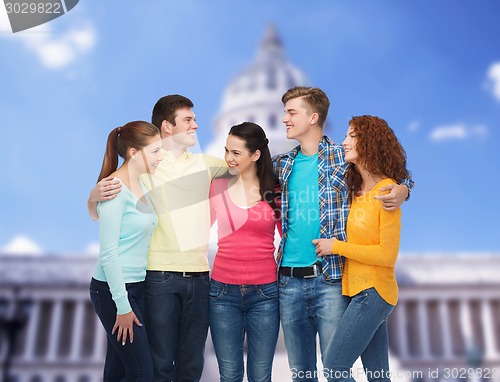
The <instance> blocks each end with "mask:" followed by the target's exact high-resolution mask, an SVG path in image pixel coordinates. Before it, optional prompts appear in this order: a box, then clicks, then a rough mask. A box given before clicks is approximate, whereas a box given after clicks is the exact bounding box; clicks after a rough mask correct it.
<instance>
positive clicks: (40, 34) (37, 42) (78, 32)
mask: <svg viewBox="0 0 500 382" xmlns="http://www.w3.org/2000/svg"><path fill="white" fill-rule="evenodd" d="M4 9H5V8H3V9H2V7H0V33H2V35H3V37H6V36H9V37H11V38H12V39H14V40H17V41H22V43H23V44H24V46H26V48H27V49H28V50H29V51H31V52H33V53H34V54H35V55H36V56H37V57H38V59H39V60H40V62H41V63H42V65H43V66H45V67H46V68H49V69H61V68H64V67H66V66H67V65H69V64H71V63H73V62H75V61H77V60H78V59H80V58H81V57H82V56H83V55H85V54H87V53H88V52H90V51H91V50H92V48H93V47H94V46H95V42H96V32H95V29H94V27H93V26H92V24H90V23H88V22H87V23H82V24H80V25H79V26H74V27H71V28H70V29H69V30H67V31H65V32H60V31H57V32H55V31H53V30H52V28H51V24H50V22H49V23H46V24H42V25H39V26H37V27H34V28H30V29H28V30H25V31H22V32H18V33H12V29H11V27H10V23H9V18H8V16H7V11H4Z"/></svg>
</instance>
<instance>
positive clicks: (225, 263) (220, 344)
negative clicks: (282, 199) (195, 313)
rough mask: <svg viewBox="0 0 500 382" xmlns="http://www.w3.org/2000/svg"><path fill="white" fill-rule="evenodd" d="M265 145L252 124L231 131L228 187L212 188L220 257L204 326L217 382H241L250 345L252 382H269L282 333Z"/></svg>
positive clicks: (221, 182)
mask: <svg viewBox="0 0 500 382" xmlns="http://www.w3.org/2000/svg"><path fill="white" fill-rule="evenodd" d="M268 143H269V141H268V139H267V138H266V134H265V132H264V130H263V129H262V128H261V127H260V126H259V125H257V124H255V123H251V122H244V123H242V124H240V125H236V126H233V127H232V128H231V129H230V131H229V135H228V137H227V140H226V154H225V159H226V162H227V165H228V167H229V172H230V173H231V174H232V175H234V176H233V177H232V178H230V179H222V178H221V179H215V180H213V181H212V187H211V199H210V200H211V210H212V220H217V223H218V231H217V233H218V251H217V254H216V256H215V260H214V266H213V270H212V279H211V282H210V305H209V322H210V331H211V334H212V340H213V344H214V348H215V354H216V356H217V362H218V364H219V373H220V377H221V381H242V380H243V374H244V360H243V358H244V357H243V354H244V352H243V346H244V345H243V344H244V333H246V337H247V345H248V352H247V355H248V356H247V376H248V380H249V381H271V371H272V363H273V357H274V351H275V348H276V342H277V339H278V331H279V308H278V306H279V300H278V286H277V283H276V281H277V272H276V261H275V259H274V249H275V248H274V234H275V227H276V224H277V223H278V222H279V221H280V213H279V206H277V205H276V197H275V192H274V177H273V165H272V161H271V154H270V152H269V146H268Z"/></svg>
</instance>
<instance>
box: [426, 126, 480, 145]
mask: <svg viewBox="0 0 500 382" xmlns="http://www.w3.org/2000/svg"><path fill="white" fill-rule="evenodd" d="M487 135H488V129H487V127H486V126H483V125H474V126H468V125H466V124H464V123H457V124H454V125H445V126H437V127H436V128H435V129H434V130H433V131H431V133H430V135H429V138H430V140H431V141H434V142H440V141H449V140H464V139H468V138H473V137H479V138H485V137H486V136H487Z"/></svg>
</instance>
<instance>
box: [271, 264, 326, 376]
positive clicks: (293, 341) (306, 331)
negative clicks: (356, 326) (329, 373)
mask: <svg viewBox="0 0 500 382" xmlns="http://www.w3.org/2000/svg"><path fill="white" fill-rule="evenodd" d="M314 282H315V281H314V279H304V278H298V277H289V276H284V275H281V274H280V275H279V279H278V286H279V301H280V307H279V309H280V320H281V327H282V328H283V336H284V340H285V347H286V351H287V354H288V364H289V367H290V373H291V378H292V381H293V382H298V381H301V382H305V381H313V382H316V381H318V378H317V374H316V373H317V370H316V333H317V331H316V326H315V322H314V319H313V317H312V310H313V307H312V305H311V304H312V303H313V302H314V300H315V298H314Z"/></svg>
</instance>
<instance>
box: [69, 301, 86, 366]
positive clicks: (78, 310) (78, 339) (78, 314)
mask: <svg viewBox="0 0 500 382" xmlns="http://www.w3.org/2000/svg"><path fill="white" fill-rule="evenodd" d="M85 302H86V301H82V300H76V302H75V316H74V317H75V318H74V322H73V330H72V331H71V349H70V352H69V359H70V360H72V361H76V360H78V359H79V357H80V354H81V347H82V339H83V316H84V315H85Z"/></svg>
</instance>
